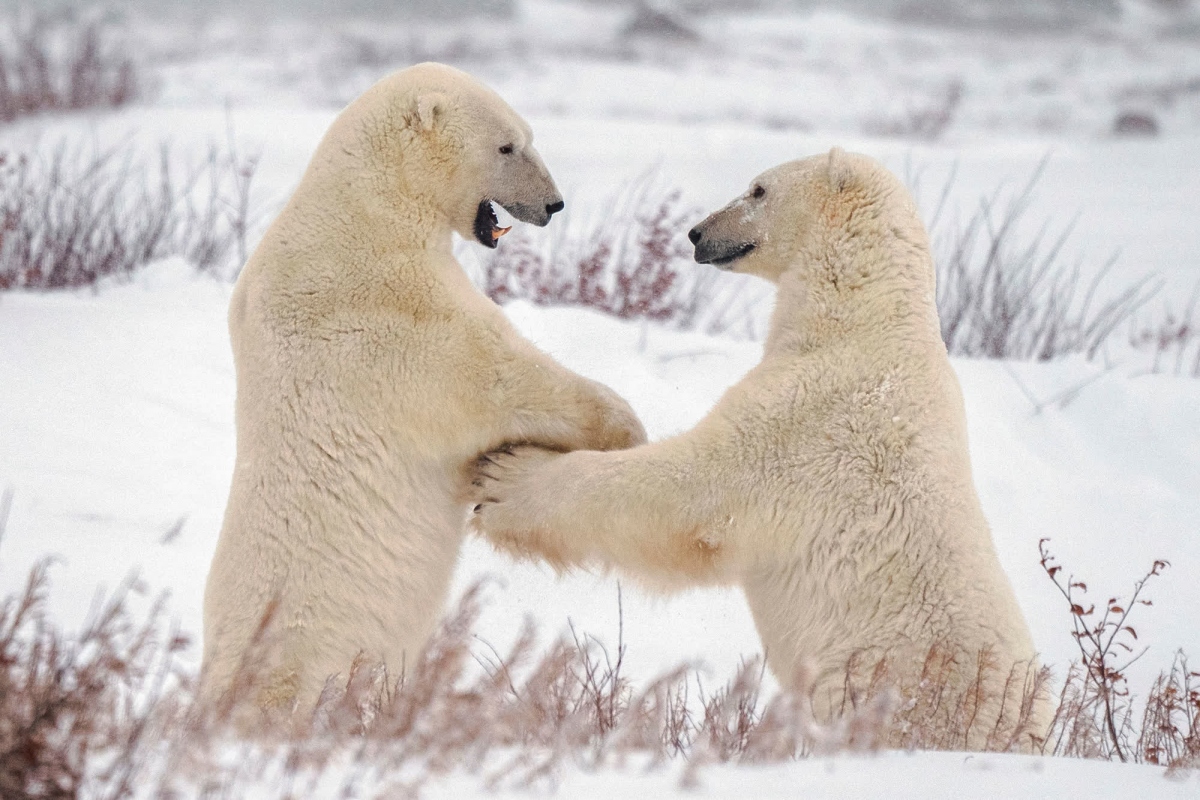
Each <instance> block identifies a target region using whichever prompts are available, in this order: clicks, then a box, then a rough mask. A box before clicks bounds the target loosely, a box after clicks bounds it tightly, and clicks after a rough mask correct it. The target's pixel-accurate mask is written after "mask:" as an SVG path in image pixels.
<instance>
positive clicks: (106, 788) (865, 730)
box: [0, 503, 1200, 798]
mask: <svg viewBox="0 0 1200 800" xmlns="http://www.w3.org/2000/svg"><path fill="white" fill-rule="evenodd" d="M0 505H5V504H4V503H0ZM4 516H5V515H4V513H3V508H0V533H2V530H3V519H4ZM1043 558H1044V559H1045V564H1044V566H1045V567H1046V569H1047V572H1050V571H1051V570H1055V571H1054V572H1053V574H1051V578H1052V579H1056V580H1055V582H1056V584H1057V585H1059V586H1060V590H1062V591H1063V592H1064V594H1065V595H1066V596H1068V600H1069V601H1070V602H1071V605H1072V615H1073V617H1074V618H1075V619H1077V620H1079V623H1078V627H1077V631H1076V632H1077V633H1078V634H1079V636H1078V637H1077V640H1078V641H1080V642H1081V645H1080V646H1081V652H1084V653H1087V654H1090V655H1087V656H1085V660H1084V664H1085V665H1087V666H1086V667H1080V668H1077V669H1076V670H1074V671H1072V672H1071V673H1069V674H1068V677H1067V681H1066V685H1065V686H1064V688H1063V692H1062V696H1061V698H1060V704H1059V707H1058V709H1057V711H1056V713H1055V718H1054V724H1053V726H1052V727H1051V730H1050V735H1049V736H1048V737H1047V738H1046V740H1045V749H1046V752H1051V753H1055V754H1060V755H1073V756H1084V757H1093V758H1105V759H1111V760H1115V759H1118V758H1120V757H1122V756H1121V754H1123V755H1124V757H1126V758H1129V759H1130V760H1135V761H1142V762H1146V763H1152V764H1161V765H1164V766H1168V767H1172V768H1176V769H1184V768H1188V767H1195V766H1200V673H1196V672H1193V671H1190V670H1189V669H1188V665H1187V660H1186V658H1185V657H1184V656H1183V655H1182V654H1178V655H1176V657H1175V659H1174V661H1173V662H1172V665H1171V668H1170V670H1169V671H1168V672H1166V673H1164V674H1163V675H1162V676H1160V678H1159V680H1158V681H1157V682H1156V683H1155V685H1154V687H1153V688H1152V690H1151V691H1150V693H1149V696H1148V699H1147V703H1146V707H1145V712H1144V715H1143V718H1142V720H1141V724H1140V725H1138V724H1137V721H1136V720H1135V719H1134V715H1133V714H1132V712H1131V710H1130V705H1129V703H1128V700H1127V697H1128V694H1127V691H1126V690H1125V689H1124V688H1123V686H1117V682H1118V680H1117V679H1118V675H1119V673H1120V672H1121V670H1122V669H1123V666H1122V665H1120V664H1118V663H1117V662H1115V661H1113V660H1111V659H1109V658H1107V657H1106V656H1104V655H1100V654H1103V653H1111V652H1112V651H1113V650H1114V647H1113V643H1115V642H1118V641H1120V639H1119V638H1114V633H1113V631H1114V626H1116V628H1115V630H1116V631H1117V632H1118V633H1119V632H1120V631H1123V630H1125V629H1127V628H1128V627H1129V624H1128V623H1129V620H1128V619H1127V614H1126V613H1125V611H1126V609H1125V608H1124V607H1123V606H1120V605H1115V604H1116V603H1117V601H1116V599H1115V598H1114V599H1112V600H1110V602H1109V604H1108V606H1107V608H1108V612H1107V614H1106V615H1103V614H1101V615H1098V616H1097V614H1096V612H1094V610H1093V614H1089V613H1088V611H1089V609H1087V608H1084V606H1083V604H1082V603H1081V602H1079V596H1078V592H1081V591H1083V589H1081V588H1080V587H1079V586H1072V584H1077V583H1079V582H1078V581H1075V580H1074V579H1069V580H1068V581H1067V582H1066V583H1063V582H1062V579H1061V578H1060V577H1059V575H1060V574H1061V569H1058V568H1057V567H1058V565H1057V564H1056V563H1054V561H1053V559H1052V558H1051V557H1050V556H1049V554H1048V552H1045V551H1044V543H1043ZM47 569H48V564H47V563H43V564H39V565H37V566H36V567H34V568H33V570H32V571H31V573H30V575H29V578H28V581H27V583H26V585H25V587H24V588H23V589H22V590H20V591H18V592H15V593H13V594H11V595H9V596H8V597H7V598H5V599H4V600H3V602H2V603H0V796H3V797H6V798H7V797H10V796H11V797H29V798H60V797H74V796H78V795H84V796H105V797H114V798H121V797H132V796H175V795H176V794H179V793H184V794H191V793H193V792H194V791H197V790H199V791H200V792H201V793H203V794H205V796H218V795H219V796H242V795H248V794H254V795H255V796H264V797H297V796H306V795H307V794H309V793H310V790H312V791H315V789H314V787H317V786H318V785H320V786H324V787H328V786H331V785H336V786H338V787H341V791H342V792H343V795H342V796H359V797H385V796H396V795H397V794H400V795H405V796H407V795H414V794H416V793H418V792H419V791H420V789H421V787H422V786H423V785H424V784H426V783H427V782H429V781H431V780H433V779H435V778H436V777H437V776H439V775H443V774H447V773H451V772H455V773H467V774H472V775H476V776H478V778H479V780H480V782H481V783H482V784H483V785H484V786H486V787H492V788H498V787H539V788H553V787H554V786H555V785H556V783H557V780H558V776H559V774H560V772H561V771H562V770H563V769H564V768H566V767H567V766H569V765H578V766H583V767H585V768H589V769H606V768H620V767H621V765H622V764H623V763H625V761H626V759H627V758H628V757H629V756H634V755H640V756H647V757H649V763H650V764H652V765H659V764H663V763H666V762H668V761H671V760H677V759H685V760H686V766H685V768H684V770H683V773H682V781H683V783H684V785H685V786H686V785H696V784H697V783H699V782H700V780H701V779H702V775H703V771H704V768H705V767H706V766H708V765H711V764H719V763H733V764H753V763H771V762H786V761H790V760H792V759H794V758H796V757H803V756H806V755H810V754H833V753H838V752H845V751H864V750H875V749H878V748H884V747H886V748H899V749H953V748H958V747H961V746H962V743H963V742H966V741H968V738H969V736H970V735H972V725H973V724H974V718H975V711H977V710H978V709H979V708H980V706H981V704H983V703H986V702H988V701H989V698H991V697H995V694H993V693H996V692H1001V691H1003V692H1004V693H1005V696H1007V694H1008V692H1009V689H1010V688H1012V686H1013V683H1014V682H1018V683H1019V685H1020V687H1021V689H1022V691H1021V692H1018V693H1016V694H1015V695H1014V696H1017V697H1020V698H1021V699H1020V701H1019V702H1016V703H1014V705H1013V707H1012V708H1011V709H1010V710H1009V711H1006V713H1005V714H1002V715H1001V718H1000V720H998V721H997V723H996V725H995V727H994V729H993V730H992V731H990V732H989V733H988V735H987V737H986V749H988V750H995V751H1007V750H1010V749H1012V748H1013V746H1014V744H1015V742H1016V741H1017V739H1019V738H1021V737H1022V736H1024V735H1025V734H1026V733H1029V732H1030V730H1029V727H1030V725H1031V724H1032V723H1031V721H1030V713H1029V710H1030V708H1031V707H1032V698H1034V697H1037V696H1039V694H1040V693H1042V692H1043V690H1044V688H1045V681H1046V680H1047V674H1048V673H1047V670H1045V669H1042V670H1038V671H1036V672H1033V673H1030V672H1016V673H1011V674H1010V675H1008V676H1007V678H1006V677H1005V676H1004V675H1003V674H1002V673H1001V672H1000V671H999V670H998V669H997V668H996V667H995V665H994V663H993V662H992V661H991V660H989V659H987V658H985V657H980V658H979V659H978V660H977V663H978V664H979V665H980V666H979V675H978V676H977V677H978V680H977V681H976V682H975V683H973V684H971V685H970V686H968V687H966V689H965V690H962V691H959V692H957V693H953V692H952V691H951V690H950V689H949V686H950V684H949V683H948V682H947V680H946V675H947V674H948V672H949V670H950V668H951V667H952V665H953V661H954V659H955V658H956V657H957V655H956V654H954V653H952V652H949V651H947V650H945V649H942V648H933V649H931V650H930V652H929V654H928V656H927V657H926V663H925V669H924V670H923V672H922V675H921V680H920V682H919V685H918V686H916V687H901V690H900V691H896V690H895V688H894V687H892V686H891V683H890V679H889V664H888V663H887V662H886V661H882V662H879V663H874V664H872V663H866V662H862V663H858V662H852V663H850V664H848V665H847V668H846V686H847V693H846V696H847V701H846V705H845V707H844V708H843V709H842V711H841V714H840V716H839V717H838V718H836V719H834V720H832V721H831V722H829V723H827V724H819V723H817V722H816V721H815V720H814V719H813V716H812V714H811V711H810V702H809V697H808V691H809V688H807V687H811V686H813V685H814V683H813V681H812V680H811V677H812V676H808V677H807V678H806V676H805V675H803V674H802V675H800V676H798V677H797V679H796V680H795V681H794V684H793V685H794V688H793V689H792V690H790V691H787V690H785V691H776V692H773V693H770V694H768V693H765V692H764V691H763V688H762V684H763V679H764V677H765V667H764V665H763V662H762V661H761V659H751V660H750V661H747V662H745V663H743V664H742V666H741V667H740V668H739V670H738V671H737V673H736V674H735V675H734V676H733V678H732V680H730V681H729V682H728V683H726V684H724V685H721V686H720V687H719V688H718V689H717V690H716V691H714V692H707V691H706V690H705V688H704V683H703V680H702V678H701V675H700V673H699V672H698V671H697V670H696V669H695V668H694V667H693V666H692V665H686V664H685V665H681V666H679V667H677V668H676V669H674V670H671V671H669V672H667V673H666V674H664V675H662V676H660V677H659V678H657V679H655V680H652V681H650V682H648V683H646V684H644V685H643V686H642V687H641V688H638V684H637V683H636V682H634V681H632V680H631V679H630V678H629V677H628V676H627V675H626V674H625V671H624V657H625V643H624V640H623V639H624V637H623V633H620V632H619V633H618V642H617V647H616V649H615V650H614V651H611V652H610V651H609V650H608V649H607V648H605V646H604V645H603V644H602V643H601V642H600V641H599V640H598V639H595V638H594V637H591V636H587V635H581V634H578V633H576V632H574V631H572V635H570V636H568V637H565V638H560V639H558V640H556V641H553V642H551V643H550V644H549V645H548V646H538V643H537V632H536V630H535V628H534V626H533V625H532V623H527V624H526V626H525V628H524V629H523V630H522V632H521V634H520V635H519V636H518V637H517V640H516V641H515V642H514V643H513V645H512V646H511V647H510V648H509V649H508V650H507V651H506V652H499V651H497V650H496V649H494V648H492V647H490V646H489V645H487V643H486V642H482V640H481V639H480V638H479V637H478V636H477V635H476V633H475V630H476V628H477V623H478V620H479V616H480V613H481V611H482V609H483V603H484V594H483V587H482V585H476V586H475V587H473V588H472V589H470V590H469V591H468V592H467V593H466V594H465V595H464V596H463V598H462V601H461V602H460V604H459V605H458V607H457V608H456V610H455V611H454V612H453V613H452V614H451V615H450V616H448V617H447V618H446V620H445V621H444V622H443V624H442V626H441V627H440V629H439V630H438V632H437V633H436V634H435V636H434V637H433V639H432V640H431V641H430V643H429V645H428V646H427V648H426V650H425V651H424V653H423V654H422V655H421V656H420V658H419V660H418V661H417V663H415V664H413V665H410V668H409V669H408V670H407V671H406V672H405V673H404V674H403V675H399V676H397V675H392V674H389V673H388V672H387V671H386V670H384V669H382V668H380V667H378V666H375V665H372V664H370V663H367V662H365V661H363V660H359V661H357V662H356V663H354V664H352V665H350V666H349V669H348V670H347V672H346V674H344V675H342V676H335V677H333V678H331V679H330V680H329V681H328V682H327V684H326V688H325V691H324V692H323V693H322V695H321V698H320V700H319V701H318V703H317V706H316V708H315V709H314V710H313V711H312V712H311V713H293V714H292V715H291V717H290V718H288V719H286V720H275V721H273V722H272V721H270V720H267V719H265V718H264V720H263V725H264V727H263V729H262V730H261V731H259V733H258V735H256V736H255V737H253V738H251V739H243V740H238V739H236V738H231V736H230V735H229V734H230V731H229V728H228V725H227V724H226V723H227V721H228V720H227V717H226V716H224V715H223V713H222V709H216V711H215V713H214V711H213V710H212V709H205V708H199V707H197V706H196V705H195V704H194V702H193V686H192V684H193V680H194V676H193V675H192V674H190V671H189V670H188V669H187V668H185V667H183V666H181V664H180V661H179V656H180V654H181V653H182V651H184V650H185V649H186V648H187V646H188V643H187V640H186V638H185V637H183V636H180V635H179V634H177V633H175V632H174V631H172V630H170V629H168V628H167V627H166V626H165V625H163V624H161V613H160V612H161V608H162V606H161V602H160V603H155V604H153V605H152V606H151V608H150V610H149V613H148V614H146V615H145V616H139V615H138V614H136V613H135V612H134V611H133V610H131V605H132V604H131V601H132V600H133V599H134V598H136V597H138V596H139V595H141V594H143V593H144V588H143V587H142V586H141V585H140V584H139V583H138V582H137V581H135V580H130V581H128V582H126V583H125V584H124V585H122V587H120V588H119V589H118V590H117V591H116V592H114V593H112V594H110V595H109V596H108V597H107V598H101V599H99V600H98V601H97V603H96V605H95V607H94V611H93V613H92V614H91V616H90V618H89V620H88V622H87V623H86V624H85V625H84V626H83V628H82V629H81V630H80V631H79V632H78V633H75V634H70V635H68V634H65V633H63V632H61V631H60V630H59V628H58V627H57V625H56V624H55V621H54V620H53V619H52V618H51V616H50V614H49V612H48V609H47V595H48V588H49V583H48V579H47V574H48V573H47ZM1161 569H1162V567H1161V566H1157V565H1156V567H1155V569H1153V570H1151V572H1150V573H1149V574H1148V575H1147V576H1146V578H1144V579H1143V580H1142V581H1141V582H1140V583H1139V585H1138V587H1137V588H1136V589H1135V593H1134V596H1133V598H1132V599H1131V605H1132V604H1138V605H1141V604H1144V603H1145V602H1147V601H1144V599H1143V598H1142V597H1141V586H1142V585H1143V584H1144V583H1145V582H1146V580H1148V579H1149V578H1150V577H1153V576H1154V575H1156V574H1158V572H1159V571H1161ZM619 603H620V600H619V598H618V604H619ZM1106 616H1107V619H1105V620H1104V621H1103V622H1100V621H1099V620H1101V619H1104V618H1105V617H1106ZM618 617H619V619H621V620H622V625H623V614H620V613H619V614H618ZM1093 617H1096V621H1091V620H1092V618H1093ZM139 620H142V621H139ZM270 628H271V625H270V620H267V621H265V622H264V625H263V631H264V635H270ZM621 630H622V631H623V628H622V629H621ZM1093 643H1094V644H1095V646H1098V647H1099V648H1100V649H1099V650H1096V649H1095V646H1094V645H1093ZM1115 649H1116V650H1121V651H1122V652H1124V650H1123V649H1122V648H1120V647H1116V648H1115ZM248 669H252V665H249V666H248ZM1123 680H1124V679H1123V676H1120V682H1122V683H1123ZM1106 681H1107V685H1109V686H1110V687H1111V691H1112V692H1113V697H1114V698H1116V699H1115V702H1113V703H1110V704H1109V705H1108V706H1106V705H1105V704H1104V702H1103V697H1102V693H1103V692H1104V691H1105V689H1104V688H1103V687H1104V686H1105V685H1106V684H1105V682H1106ZM251 684H252V681H251V680H249V679H248V680H247V682H246V683H245V685H246V686H247V687H251ZM1122 692H1124V694H1121V693H1122ZM248 697H252V695H248ZM1110 709H1111V710H1112V717H1111V718H1112V719H1113V720H1115V729H1116V730H1117V732H1118V734H1119V737H1120V738H1119V739H1118V740H1114V741H1102V739H1103V737H1104V736H1106V735H1108V734H1107V733H1106V732H1105V729H1106V727H1107V719H1109V717H1108V716H1107V715H1108V713H1109V710H1110ZM227 710H228V709H225V711H227Z"/></svg>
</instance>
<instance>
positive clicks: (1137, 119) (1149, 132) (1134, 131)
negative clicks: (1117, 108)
mask: <svg viewBox="0 0 1200 800" xmlns="http://www.w3.org/2000/svg"><path fill="white" fill-rule="evenodd" d="M1112 132H1113V134H1114V135H1116V136H1157V135H1158V120H1156V119H1155V118H1154V116H1153V115H1152V114H1146V113H1142V112H1139V111H1126V112H1123V113H1122V114H1119V115H1118V116H1117V118H1116V119H1115V120H1114V121H1113V127H1112Z"/></svg>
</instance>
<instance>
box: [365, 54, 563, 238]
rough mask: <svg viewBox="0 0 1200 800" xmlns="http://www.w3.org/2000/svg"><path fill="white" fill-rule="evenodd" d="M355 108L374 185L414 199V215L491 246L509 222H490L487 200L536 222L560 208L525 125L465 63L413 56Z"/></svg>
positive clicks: (491, 211)
mask: <svg viewBox="0 0 1200 800" xmlns="http://www.w3.org/2000/svg"><path fill="white" fill-rule="evenodd" d="M355 106H356V107H357V108H354V107H355ZM352 108H353V109H354V110H353V111H352V112H351V114H350V119H351V120H353V122H352V124H354V125H355V127H356V128H357V131H358V134H359V135H358V136H357V137H356V138H357V140H358V142H359V146H360V147H361V148H362V149H364V150H365V151H366V152H365V154H364V155H365V158H364V160H365V161H366V162H367V163H368V166H369V167H370V172H371V173H372V174H374V175H376V176H382V177H383V179H384V183H383V184H382V185H380V184H379V183H375V184H374V185H375V186H377V187H378V188H379V189H380V190H381V193H383V194H387V193H392V192H394V193H395V194H396V195H397V196H398V197H400V196H402V197H404V198H406V199H408V200H410V201H415V207H416V209H417V210H419V212H420V214H419V220H418V222H419V224H422V225H426V226H436V225H439V224H445V225H448V226H449V227H450V228H451V229H452V230H454V231H457V232H458V233H459V234H461V235H462V236H463V237H464V238H467V239H475V240H476V241H478V242H480V243H481V244H483V245H485V246H487V247H495V246H496V243H497V241H498V240H499V238H500V237H501V236H502V235H503V234H504V233H506V232H507V231H508V228H501V227H499V226H498V225H497V221H496V214H495V210H494V208H493V205H492V204H493V203H495V204H497V205H500V206H502V207H503V208H504V209H505V210H506V211H508V212H509V213H510V214H512V215H513V217H515V218H516V219H518V220H520V221H522V222H529V223H532V224H534V225H539V226H542V225H546V224H547V223H549V221H550V217H551V216H552V215H553V214H555V213H556V212H558V211H561V210H562V208H563V205H564V204H563V199H562V195H561V194H560V193H559V191H558V188H557V187H556V186H555V185H554V180H553V179H552V178H551V177H550V173H549V171H548V170H547V169H546V165H545V164H544V163H543V162H542V158H541V156H539V155H538V152H537V151H536V150H535V149H534V148H533V133H532V131H531V130H530V128H529V125H528V124H527V123H526V122H525V120H523V119H522V118H521V117H520V116H519V115H518V114H517V113H516V112H515V111H513V109H512V108H510V107H509V105H508V104H507V103H505V102H504V100H502V99H501V98H500V96H499V95H497V94H496V93H495V92H493V91H492V90H491V89H489V88H487V87H486V86H484V85H483V84H481V83H480V82H478V81H477V80H475V79H474V78H472V77H471V76H470V75H468V74H467V73H465V72H462V71H460V70H457V69H454V68H452V67H447V66H445V65H443V64H435V63H426V64H418V65H416V66H414V67H409V68H407V69H404V70H401V71H399V72H397V73H394V74H392V75H390V76H388V77H387V78H384V79H383V80H381V81H380V82H379V83H378V84H376V85H375V86H374V87H372V89H370V90H368V91H367V92H366V93H365V94H364V95H363V96H362V97H361V98H360V99H359V100H358V101H356V102H355V104H354V106H352ZM397 183H398V184H399V185H396V184H397ZM430 211H432V212H434V213H429V212H430Z"/></svg>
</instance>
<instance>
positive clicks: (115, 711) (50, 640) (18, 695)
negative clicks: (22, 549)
mask: <svg viewBox="0 0 1200 800" xmlns="http://www.w3.org/2000/svg"><path fill="white" fill-rule="evenodd" d="M48 566H49V564H48V562H43V563H41V564H39V565H37V566H35V567H34V568H33V570H32V571H31V572H30V574H29V579H28V582H27V583H26V585H25V589H24V591H22V592H20V593H18V594H15V595H10V596H9V597H7V598H5V600H4V602H3V605H0V795H2V796H4V797H14V798H15V797H23V798H66V797H75V796H76V795H77V794H78V793H80V792H81V791H84V790H85V789H87V790H90V791H92V792H94V793H96V794H100V793H103V794H104V795H105V796H111V797H124V796H128V795H129V794H131V793H132V789H133V786H134V784H135V782H136V781H137V779H138V778H139V777H140V775H141V771H142V768H143V766H144V762H145V759H146V758H147V756H148V755H149V754H150V751H151V749H152V747H153V744H152V743H153V741H154V740H155V739H156V737H160V736H162V735H163V733H164V731H163V728H162V727H161V726H160V724H159V723H161V722H162V721H164V719H166V718H169V717H170V716H171V715H170V714H169V713H167V711H168V708H169V707H170V705H171V703H170V701H169V700H168V699H167V698H166V697H165V694H166V693H167V692H168V687H171V688H170V690H169V691H171V692H176V693H177V692H179V691H181V689H180V688H179V687H180V686H181V685H182V684H183V683H186V678H185V677H184V676H183V675H182V673H181V672H180V671H179V670H178V668H177V664H176V655H177V654H178V653H179V652H180V651H181V650H183V649H185V648H186V646H187V639H186V638H184V637H182V636H178V635H175V634H171V633H167V634H166V635H165V636H164V632H163V626H162V625H160V624H159V612H160V610H161V603H158V604H155V605H154V607H153V608H152V610H151V612H150V614H149V616H148V618H147V620H146V621H145V622H142V623H138V622H135V621H134V619H133V617H132V616H131V615H130V614H129V613H128V610H127V600H128V598H129V597H130V596H131V595H133V594H139V593H142V592H143V591H144V589H143V587H141V585H140V584H139V583H138V582H137V581H134V580H130V581H128V582H126V583H125V584H124V585H123V586H121V587H120V588H119V589H118V590H117V591H116V592H115V593H113V594H112V595H111V596H109V597H108V598H100V599H98V601H97V603H96V604H95V605H94V607H93V613H92V614H91V616H90V618H89V619H88V621H87V622H86V623H85V624H84V626H83V629H82V630H81V631H80V632H79V633H78V634H75V635H74V636H65V635H63V634H62V633H61V632H60V631H59V630H58V629H57V627H56V626H55V625H54V623H53V622H52V620H51V619H50V618H49V617H48V615H47V610H46V592H47V587H48V581H47V570H48Z"/></svg>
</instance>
